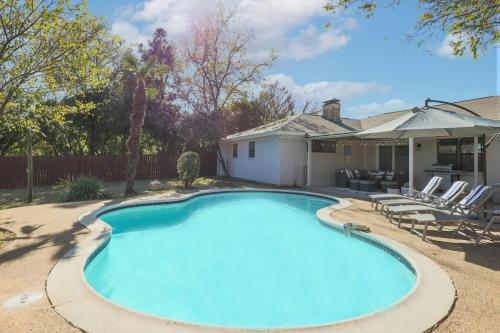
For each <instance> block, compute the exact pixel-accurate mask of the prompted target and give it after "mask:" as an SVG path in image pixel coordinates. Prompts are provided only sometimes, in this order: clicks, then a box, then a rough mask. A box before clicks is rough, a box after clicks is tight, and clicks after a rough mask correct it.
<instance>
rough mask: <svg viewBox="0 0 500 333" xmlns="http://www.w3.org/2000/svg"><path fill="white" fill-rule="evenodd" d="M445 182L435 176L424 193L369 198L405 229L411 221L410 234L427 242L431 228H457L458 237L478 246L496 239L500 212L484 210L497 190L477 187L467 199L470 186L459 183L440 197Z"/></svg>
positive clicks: (378, 208)
mask: <svg viewBox="0 0 500 333" xmlns="http://www.w3.org/2000/svg"><path fill="white" fill-rule="evenodd" d="M441 181H442V178H441V177H439V176H434V177H432V179H431V180H430V181H429V183H428V184H427V185H426V186H425V188H424V189H423V190H422V191H414V190H410V191H408V193H406V194H404V195H392V194H373V195H369V197H370V198H371V200H372V207H374V209H375V210H376V211H379V212H380V213H381V214H384V215H386V217H387V219H388V220H389V221H390V222H395V223H397V225H398V227H401V223H403V219H405V220H407V221H410V222H411V228H410V232H412V233H415V234H417V235H419V236H421V238H422V239H423V240H426V236H427V232H428V228H429V226H430V225H434V226H436V228H437V229H438V230H442V229H443V227H444V226H446V225H456V226H457V227H456V229H455V232H454V234H460V235H462V236H465V237H467V238H470V239H471V240H472V241H473V242H474V245H477V244H479V242H480V241H481V239H482V238H489V239H490V240H493V238H494V235H493V234H492V233H491V231H492V230H493V229H494V228H499V227H500V209H496V210H485V209H484V208H483V207H484V204H485V203H486V201H488V199H489V198H490V197H491V196H492V194H493V193H494V192H495V189H494V188H493V187H491V186H487V185H476V186H475V187H474V188H473V189H472V190H471V191H470V192H469V193H468V194H467V195H465V196H464V195H463V194H464V192H465V190H466V188H467V186H468V184H467V183H466V182H463V181H455V182H454V183H453V184H452V186H451V187H450V188H449V189H448V190H447V191H446V192H444V193H443V194H441V195H439V196H437V195H435V194H434V193H435V192H436V190H437V189H438V188H439V185H440V183H441ZM460 198H461V199H460ZM459 199H460V200H459ZM458 200H459V201H458ZM417 224H423V225H424V229H423V231H422V232H420V231H418V230H416V229H415V226H416V225H417Z"/></svg>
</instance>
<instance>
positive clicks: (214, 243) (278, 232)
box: [85, 192, 416, 328]
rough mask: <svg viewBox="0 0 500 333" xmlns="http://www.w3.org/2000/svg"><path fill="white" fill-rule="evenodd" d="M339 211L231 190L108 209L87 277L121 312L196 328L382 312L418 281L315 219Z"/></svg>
mask: <svg viewBox="0 0 500 333" xmlns="http://www.w3.org/2000/svg"><path fill="white" fill-rule="evenodd" d="M335 203H336V202H335V201H332V200H329V199H325V198H320V197H315V196H308V195H300V194H291V193H278V192H236V193H220V194H210V195H204V196H199V197H196V198H193V199H191V200H188V201H184V202H181V203H174V204H162V205H152V206H138V207H131V208H124V209H118V210H115V211H111V212H109V213H106V214H104V215H102V216H101V217H100V218H101V219H102V220H104V221H106V222H107V223H108V224H110V225H111V226H112V227H113V234H112V237H111V240H110V242H109V243H108V244H107V245H106V246H105V247H104V248H102V250H101V251H100V252H99V253H98V254H97V255H96V256H95V257H94V258H93V259H92V260H91V261H90V262H89V263H88V264H87V266H86V268H85V276H86V278H87V280H88V282H89V283H90V285H91V286H92V287H93V288H94V289H95V290H96V291H97V292H98V293H100V294H101V295H103V296H104V297H106V298H107V299H109V300H111V301H113V302H115V303H117V304H120V305H122V306H125V307H128V308H130V309H134V310H137V311H141V312H144V313H148V314H152V315H156V316H161V317H166V318H171V319H176V320H181V321H188V322H194V323H198V324H210V325H221V326H237V327H259V328H271V327H290V326H305V325H315V324H324V323H330V322H335V321H339V320H345V319H349V318H352V317H356V316H360V315H364V314H368V313H371V312H374V311H381V310H383V309H385V308H387V307H389V306H391V305H392V304H394V303H395V302H397V301H398V300H400V299H402V298H403V297H404V296H405V295H406V294H407V293H408V292H409V291H410V290H411V289H412V287H413V285H414V284H415V279H416V278H415V275H414V273H413V272H412V271H411V270H410V269H409V268H408V267H407V266H406V265H405V264H403V263H402V262H401V261H399V260H397V259H396V258H395V257H394V256H393V255H391V254H390V253H388V252H387V251H384V250H383V249H381V248H379V247H376V246H374V245H372V244H370V243H369V242H365V241H363V240H359V239H356V238H350V237H346V236H345V235H344V234H343V233H341V232H338V231H337V230H335V229H333V228H332V227H329V226H326V225H324V224H323V223H321V222H319V221H318V220H317V218H316V215H315V214H316V211H317V210H318V209H320V208H322V207H326V206H329V205H332V204H335Z"/></svg>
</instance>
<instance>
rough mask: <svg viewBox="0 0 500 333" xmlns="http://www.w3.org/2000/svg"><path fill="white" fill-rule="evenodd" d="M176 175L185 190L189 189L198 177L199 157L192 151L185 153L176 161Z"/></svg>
mask: <svg viewBox="0 0 500 333" xmlns="http://www.w3.org/2000/svg"><path fill="white" fill-rule="evenodd" d="M177 174H178V175H179V179H180V180H181V181H182V182H183V183H184V186H186V188H190V187H191V186H192V185H193V182H194V181H195V179H196V178H198V176H199V175H200V155H198V154H197V153H195V152H193V151H188V152H185V153H184V154H182V155H181V157H179V159H178V160H177Z"/></svg>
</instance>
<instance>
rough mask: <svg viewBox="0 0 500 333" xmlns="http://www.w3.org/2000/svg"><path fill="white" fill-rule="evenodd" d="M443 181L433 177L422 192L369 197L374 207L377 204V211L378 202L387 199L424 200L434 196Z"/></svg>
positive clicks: (372, 195)
mask: <svg viewBox="0 0 500 333" xmlns="http://www.w3.org/2000/svg"><path fill="white" fill-rule="evenodd" d="M442 180H443V178H441V177H439V176H434V177H432V178H431V180H429V182H428V183H427V185H425V187H424V189H423V190H422V191H421V192H418V191H416V190H413V189H409V190H408V193H407V194H389V193H383V194H371V195H369V197H370V199H372V207H373V205H374V204H375V210H376V209H377V208H378V202H379V201H380V200H386V199H407V198H421V199H424V198H426V197H427V196H429V195H432V194H433V193H434V192H436V190H437V189H438V188H439V185H440V184H441V181H442Z"/></svg>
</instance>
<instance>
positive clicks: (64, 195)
mask: <svg viewBox="0 0 500 333" xmlns="http://www.w3.org/2000/svg"><path fill="white" fill-rule="evenodd" d="M57 190H58V191H59V201H62V202H69V201H85V200H98V199H103V198H105V197H106V195H105V193H104V183H103V182H102V181H101V180H100V179H99V178H96V177H92V176H78V177H68V178H66V179H62V180H60V181H59V183H58V184H57Z"/></svg>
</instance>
